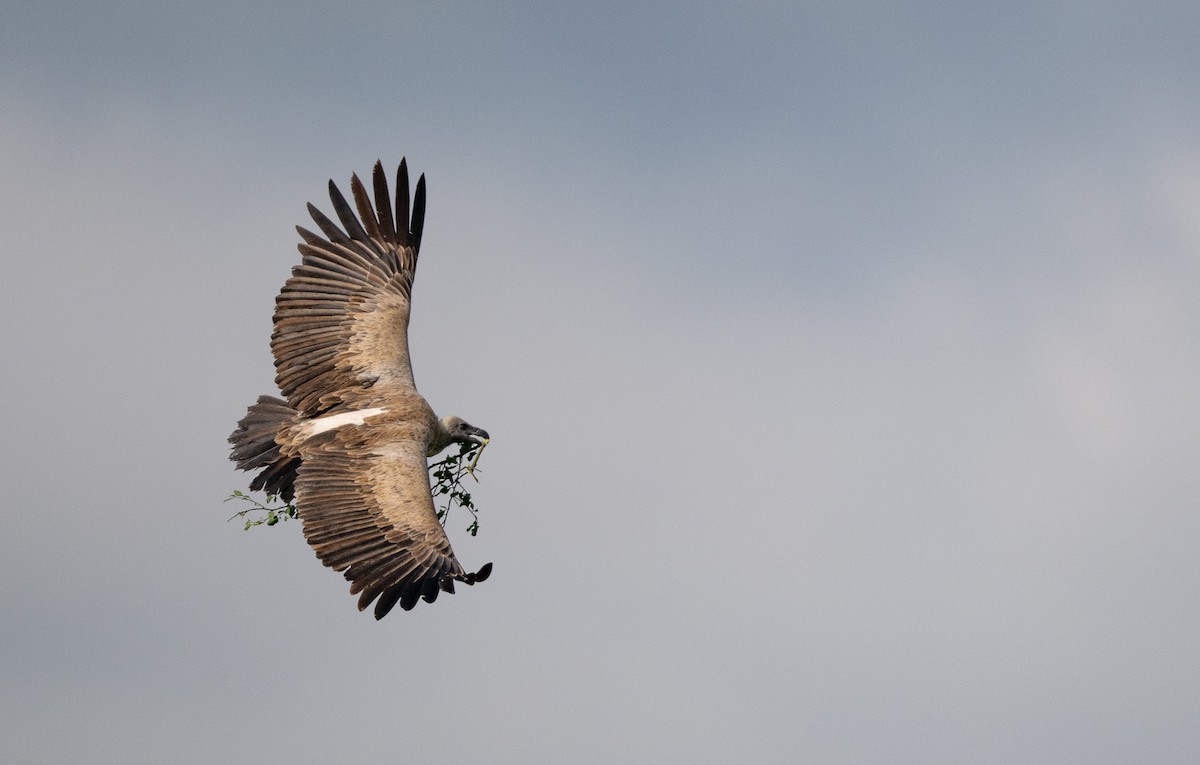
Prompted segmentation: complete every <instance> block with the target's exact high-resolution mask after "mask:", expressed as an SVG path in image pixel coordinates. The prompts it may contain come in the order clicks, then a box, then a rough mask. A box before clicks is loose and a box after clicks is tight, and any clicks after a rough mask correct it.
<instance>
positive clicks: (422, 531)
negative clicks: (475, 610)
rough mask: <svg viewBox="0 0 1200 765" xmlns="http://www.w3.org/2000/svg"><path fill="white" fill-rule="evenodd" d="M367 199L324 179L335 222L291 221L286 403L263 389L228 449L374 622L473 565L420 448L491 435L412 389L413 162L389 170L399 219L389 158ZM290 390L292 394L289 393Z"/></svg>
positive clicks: (285, 302)
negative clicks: (296, 258) (293, 251)
mask: <svg viewBox="0 0 1200 765" xmlns="http://www.w3.org/2000/svg"><path fill="white" fill-rule="evenodd" d="M372 185H373V186H374V191H375V201H374V207H372V204H371V199H370V197H369V196H368V195H367V190H366V188H365V187H364V186H363V184H362V182H361V181H360V180H359V179H358V176H357V175H355V176H352V177H351V178H350V190H351V192H352V195H353V198H354V206H355V207H357V208H358V214H357V215H356V214H355V211H354V209H353V208H351V206H350V205H349V204H347V202H346V198H345V197H343V196H342V193H341V192H340V191H339V190H338V188H337V186H336V185H335V184H334V182H333V181H332V180H331V181H330V182H329V198H330V200H331V201H332V203H333V210H334V212H335V213H336V215H337V218H338V220H339V221H341V224H342V225H341V228H339V227H338V226H337V224H335V223H334V222H333V221H331V220H330V219H329V218H327V217H325V215H324V214H322V213H321V211H320V210H318V209H317V208H316V207H314V206H313V205H311V204H310V205H309V206H308V212H309V214H310V215H312V219H313V220H314V221H315V222H316V224H317V228H319V229H320V230H321V234H314V233H313V232H311V231H308V230H306V229H304V228H301V227H299V226H297V227H296V230H297V231H298V232H299V233H300V238H301V239H302V240H303V241H302V242H301V243H300V244H299V245H298V246H299V249H300V254H301V263H300V265H298V266H296V267H295V268H293V269H292V276H291V278H290V279H288V280H287V282H286V283H285V284H284V285H283V289H282V290H281V291H280V293H279V296H278V297H277V298H276V299H275V319H274V321H275V331H274V332H273V333H272V335H271V353H272V354H274V356H275V369H276V375H275V382H276V384H277V385H278V386H279V389H280V392H281V393H282V394H283V399H280V398H276V397H274V396H260V397H259V399H258V402H257V403H255V404H254V405H253V406H251V407H250V410H249V411H248V412H247V413H246V416H245V417H244V418H242V420H241V422H239V423H238V426H237V430H235V431H234V432H233V435H231V436H230V437H229V442H230V443H231V444H233V450H232V454H231V456H230V458H231V459H232V460H233V461H234V462H236V463H237V466H238V468H240V469H242V470H261V471H262V472H261V473H259V474H258V475H257V476H256V477H255V478H254V480H253V482H252V483H251V484H250V488H251V489H254V490H260V489H261V490H263V491H266V492H267V493H268V494H274V495H277V496H279V497H281V498H283V499H284V500H286V501H288V502H291V503H293V504H294V505H295V507H296V510H297V514H298V515H299V517H300V521H301V524H302V526H303V529H304V536H305V538H306V539H307V540H308V543H309V544H310V545H312V548H313V550H315V551H316V553H317V557H318V558H320V559H321V562H322V563H324V564H325V565H326V566H329V567H330V568H332V569H333V570H334V571H341V572H344V574H345V577H346V579H348V580H350V592H351V594H357V595H358V596H359V598H358V608H359V610H360V611H361V610H363V609H365V608H366V607H367V606H369V605H370V604H371V603H372V602H374V603H375V618H376V619H382V618H383V617H384V616H386V615H387V613H388V612H389V611H391V610H392V608H393V607H394V606H395V605H396V604H397V603H399V604H400V607H401V608H403V609H404V610H406V611H407V610H408V609H410V608H412V607H413V606H414V605H416V603H417V601H418V600H420V599H424V600H425V601H426V602H429V603H432V602H433V601H434V600H436V599H437V596H438V593H439V592H450V593H452V592H454V582H455V581H459V582H463V583H465V584H474V583H476V582H481V581H483V580H484V579H486V578H487V577H488V575H489V574H491V569H492V564H490V563H488V564H487V565H485V566H483V567H482V568H481V569H479V571H477V572H475V573H468V572H467V571H466V570H464V569H463V567H462V565H461V564H460V563H459V562H458V558H456V557H455V555H454V551H453V550H452V549H451V548H450V540H449V539H447V538H446V533H445V531H444V530H443V529H442V526H441V524H440V523H439V521H438V518H437V515H436V513H435V511H434V507H433V497H432V494H431V490H430V485H429V474H428V472H427V462H426V459H427V458H428V457H432V456H434V455H435V454H437V453H438V452H440V451H442V450H443V449H445V448H447V447H448V446H450V445H452V444H455V443H459V444H471V445H474V444H480V443H483V442H484V441H486V440H487V438H488V434H487V432H485V431H483V430H481V429H479V428H476V427H474V426H472V425H469V424H468V423H466V422H465V421H463V420H462V419H461V418H459V417H442V418H441V419H439V418H438V417H437V416H435V415H434V413H433V409H432V408H430V406H429V404H428V403H427V402H426V401H425V399H424V398H423V397H422V396H421V394H420V393H418V392H417V389H416V385H415V384H414V383H413V373H412V365H411V363H410V361H409V357H408V316H409V299H410V296H411V294H412V283H413V274H414V272H415V271H416V266H417V253H418V252H419V251H420V249H421V230H422V228H423V225H424V222H425V176H424V175H422V176H421V178H420V179H419V180H418V181H417V187H416V191H415V193H414V194H413V198H412V215H411V216H410V215H409V194H408V189H409V186H408V168H407V165H406V164H405V161H404V160H400V167H399V169H398V170H397V171H396V203H395V213H394V214H393V209H392V202H391V199H390V194H389V193H388V183H387V178H386V177H385V176H384V171H383V165H382V164H381V163H378V162H377V163H376V164H375V171H374V173H373V175H372ZM285 399H286V400H285Z"/></svg>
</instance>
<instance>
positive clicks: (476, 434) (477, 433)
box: [465, 425, 492, 444]
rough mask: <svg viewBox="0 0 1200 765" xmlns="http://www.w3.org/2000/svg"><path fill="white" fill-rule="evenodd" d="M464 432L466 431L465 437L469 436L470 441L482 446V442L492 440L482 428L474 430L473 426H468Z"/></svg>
mask: <svg viewBox="0 0 1200 765" xmlns="http://www.w3.org/2000/svg"><path fill="white" fill-rule="evenodd" d="M465 430H466V431H467V435H469V436H471V440H473V441H474V442H475V443H477V444H482V443H483V442H484V441H490V440H492V437H491V436H489V435H488V432H487V431H486V430H484V429H483V428H476V427H474V426H473V425H468V426H467V427H466V428H465Z"/></svg>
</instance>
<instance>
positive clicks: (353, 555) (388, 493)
mask: <svg viewBox="0 0 1200 765" xmlns="http://www.w3.org/2000/svg"><path fill="white" fill-rule="evenodd" d="M331 441H332V443H322V444H320V445H314V447H313V448H312V449H311V450H310V449H309V448H305V450H304V451H305V453H304V457H303V461H302V463H301V466H300V471H299V475H298V477H297V480H296V506H297V509H298V511H299V515H300V519H301V521H302V524H303V527H304V536H305V538H306V539H307V540H308V543H309V544H310V545H311V546H312V548H313V549H314V550H315V551H316V553H317V557H319V558H320V559H321V561H322V562H323V563H324V564H325V565H326V566H329V567H330V568H332V569H333V570H335V571H341V572H344V575H345V577H346V579H348V580H349V581H350V582H351V585H350V592H351V594H359V600H358V608H359V610H360V611H361V610H363V609H365V608H366V607H367V606H369V605H370V604H371V602H372V601H375V600H376V598H378V602H376V604H375V618H376V619H381V618H383V617H384V616H385V615H386V614H387V613H388V612H389V611H390V610H391V609H392V607H393V606H395V605H396V604H397V603H399V604H400V607H401V608H403V609H404V610H406V611H407V610H408V609H410V608H412V607H413V606H414V605H416V603H417V600H419V599H421V598H424V599H425V600H426V601H427V602H430V603H432V602H433V601H434V600H435V599H437V596H438V592H439V591H446V592H454V580H455V579H460V580H461V581H464V582H466V583H467V584H473V583H474V582H475V581H481V580H482V579H484V578H486V573H483V572H481V574H482V576H481V575H479V574H476V575H470V574H466V573H465V572H464V571H463V568H462V566H461V565H460V564H459V562H458V559H457V558H455V556H454V551H453V550H452V549H451V548H450V540H449V539H447V538H446V533H445V532H444V531H443V530H442V527H441V524H439V523H438V520H437V516H436V514H435V512H434V509H433V498H432V496H431V494H430V490H429V478H428V474H427V473H426V468H425V450H424V448H423V446H422V445H421V444H419V443H417V442H416V441H415V440H408V441H405V440H401V441H399V442H392V443H389V444H387V445H386V446H377V447H371V446H367V445H363V444H354V443H350V442H349V439H344V438H342V437H341V436H339V435H334V436H333V437H332V439H331ZM488 573H490V570H489V572H488Z"/></svg>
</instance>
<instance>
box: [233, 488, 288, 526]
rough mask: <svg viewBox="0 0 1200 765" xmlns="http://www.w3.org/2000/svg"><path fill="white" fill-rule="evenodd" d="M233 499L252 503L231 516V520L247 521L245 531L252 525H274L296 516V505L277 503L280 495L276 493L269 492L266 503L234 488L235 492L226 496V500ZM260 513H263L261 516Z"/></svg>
mask: <svg viewBox="0 0 1200 765" xmlns="http://www.w3.org/2000/svg"><path fill="white" fill-rule="evenodd" d="M231 499H236V500H238V501H240V502H249V503H250V505H251V506H250V507H248V508H246V509H245V510H239V511H238V512H236V513H234V514H233V515H232V516H230V518H229V520H231V521H232V520H233V519H234V518H242V519H244V520H245V521H246V526H245V528H243V529H242V530H243V531H249V530H250V529H251V528H252V527H254V526H261V525H263V524H264V523H265V524H267V525H268V526H274V525H275V524H276V523H279V522H280V521H286V520H287V519H289V518H295V517H296V506H295V505H293V504H290V503H285V504H282V505H277V504H275V503H276V502H279V501H280V500H279V497H277V496H275V495H274V494H268V495H267V501H266V503H263V502H259V501H258V500H257V499H255V498H254V497H251V496H250V495H249V494H244V493H242V492H240V491H238V490H237V489H234V490H233V493H232V494H230V495H229V496H228V497H226V498H225V501H226V502H228V501H229V500H231ZM259 513H261V514H262V515H261V516H260V515H259ZM252 516H253V517H252Z"/></svg>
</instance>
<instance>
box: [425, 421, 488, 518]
mask: <svg viewBox="0 0 1200 765" xmlns="http://www.w3.org/2000/svg"><path fill="white" fill-rule="evenodd" d="M487 444H488V442H487V441H484V442H483V443H481V444H460V445H459V447H458V454H448V455H446V457H444V458H443V459H440V460H438V461H437V462H434V463H431V464H430V465H429V475H430V476H432V477H433V481H434V483H433V500H434V504H437V502H439V501H440V500H439V497H444V498H445V504H443V505H440V506H438V507H437V517H438V520H440V521H441V522H442V525H443V526H445V525H446V520H447V519H448V518H449V516H450V509H451V508H452V507H454V506H455V505H458V506H459V507H461V508H463V509H464V510H466V511H467V512H468V513H470V514H471V525H470V526H468V527H467V533H468V534H470V535H471V536H475V535H476V534H478V533H479V510H478V508H476V507H475V502H474V500H472V499H471V492H469V491H467V490H466V489H465V488H464V487H463V484H462V482H463V478H464V477H466V476H471V478H472V479H473V480H474V481H475V482H476V483H478V482H479V479H478V478H475V471H476V470H477V469H478V468H477V467H476V466H477V465H478V464H479V455H481V454H483V448H484V447H485V446H487Z"/></svg>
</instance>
